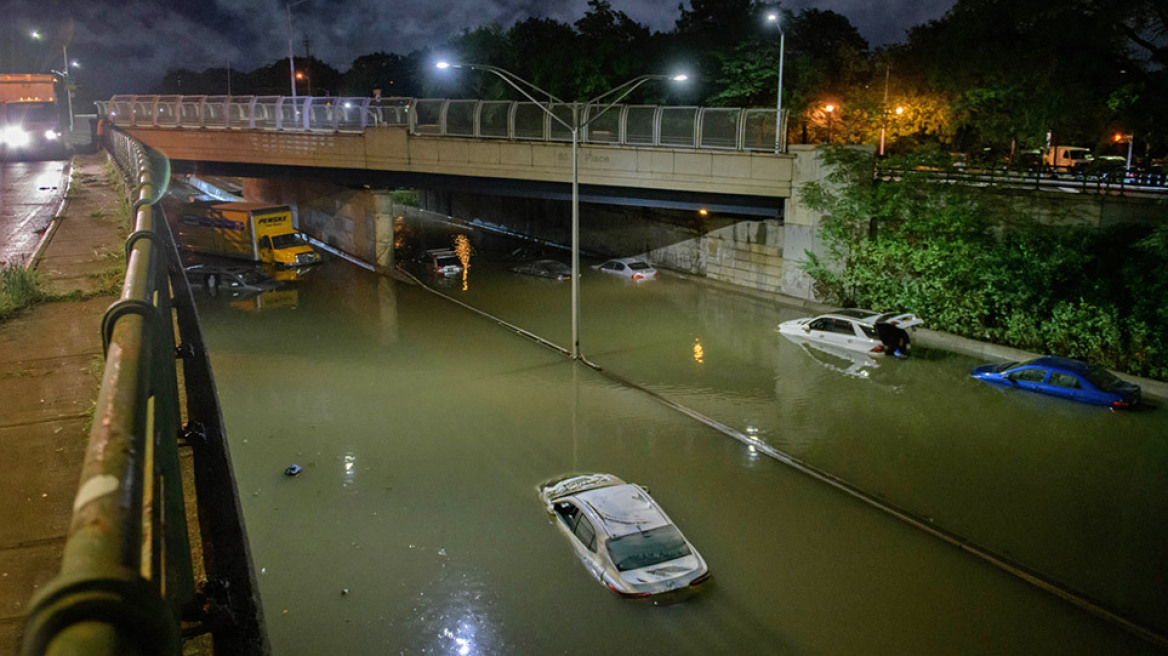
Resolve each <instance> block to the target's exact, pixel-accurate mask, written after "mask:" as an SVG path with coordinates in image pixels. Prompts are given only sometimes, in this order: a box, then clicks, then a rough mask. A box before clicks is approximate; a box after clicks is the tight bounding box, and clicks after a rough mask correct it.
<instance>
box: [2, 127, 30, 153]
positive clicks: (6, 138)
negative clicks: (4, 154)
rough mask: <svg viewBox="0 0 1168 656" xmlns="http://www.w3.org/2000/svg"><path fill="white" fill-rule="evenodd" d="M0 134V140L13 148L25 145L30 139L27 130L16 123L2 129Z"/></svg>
mask: <svg viewBox="0 0 1168 656" xmlns="http://www.w3.org/2000/svg"><path fill="white" fill-rule="evenodd" d="M0 135H2V136H0V140H2V141H3V142H4V143H6V144H8V145H9V146H12V147H14V148H21V147H23V146H27V145H28V144H29V143H30V142H31V141H32V137H31V135H29V133H28V131H27V130H25V129H24V128H22V127H20V126H17V125H11V126H8V127H7V128H4V131H3V132H0Z"/></svg>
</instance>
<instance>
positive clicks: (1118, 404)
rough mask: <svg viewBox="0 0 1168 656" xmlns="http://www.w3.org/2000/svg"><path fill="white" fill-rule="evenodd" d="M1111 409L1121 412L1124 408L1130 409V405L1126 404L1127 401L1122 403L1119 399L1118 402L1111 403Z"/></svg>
mask: <svg viewBox="0 0 1168 656" xmlns="http://www.w3.org/2000/svg"><path fill="white" fill-rule="evenodd" d="M1111 407H1113V408H1115V409H1117V410H1122V409H1124V408H1130V407H1131V404H1130V403H1128V402H1127V401H1124V400H1123V399H1119V400H1118V401H1112V402H1111Z"/></svg>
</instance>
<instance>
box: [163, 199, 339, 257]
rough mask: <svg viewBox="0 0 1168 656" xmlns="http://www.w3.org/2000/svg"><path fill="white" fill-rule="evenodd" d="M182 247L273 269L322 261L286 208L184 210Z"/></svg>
mask: <svg viewBox="0 0 1168 656" xmlns="http://www.w3.org/2000/svg"><path fill="white" fill-rule="evenodd" d="M175 223H177V228H178V230H177V233H178V234H177V236H178V241H179V244H180V245H181V246H182V247H183V248H185V249H187V250H189V251H192V252H195V253H203V254H206V255H221V256H224V257H233V258H237V259H243V260H249V261H251V262H261V263H264V264H271V265H273V266H275V267H284V268H293V267H304V266H308V265H311V264H317V263H319V262H320V253H319V252H317V250H316V249H315V248H313V247H312V246H310V245H309V244H308V239H307V238H306V237H305V236H304V233H302V232H299V231H298V230H296V228H294V227H293V226H292V210H290V209H289V208H288V207H287V206H285V205H265V204H263V203H248V202H223V201H218V200H214V201H198V202H194V203H184V204H183V205H180V206H179V208H178V220H177V221H176V222H175Z"/></svg>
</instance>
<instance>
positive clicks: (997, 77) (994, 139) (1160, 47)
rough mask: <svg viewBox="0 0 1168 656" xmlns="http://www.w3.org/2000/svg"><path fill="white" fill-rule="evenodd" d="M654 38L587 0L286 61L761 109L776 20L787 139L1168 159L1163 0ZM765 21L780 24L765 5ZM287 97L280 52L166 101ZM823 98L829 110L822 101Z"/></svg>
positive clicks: (420, 84) (1022, 4)
mask: <svg viewBox="0 0 1168 656" xmlns="http://www.w3.org/2000/svg"><path fill="white" fill-rule="evenodd" d="M678 11H679V14H678V18H677V20H676V22H675V24H674V27H673V29H672V30H670V31H668V32H654V31H651V30H650V29H648V28H647V27H645V26H643V25H641V24H639V23H637V22H636V21H634V20H632V19H631V18H630V17H629V16H628V15H627V14H625V13H624V12H622V11H619V10H616V9H614V8H613V7H612V4H611V2H609V0H589V2H588V9H587V11H586V12H585V13H584V15H583V16H581V17H580V18H579V19H578V20H577V21H576V22H575V23H572V24H568V23H563V22H560V21H556V20H552V19H548V18H528V19H526V20H524V21H521V22H518V23H516V24H514V25H512V26H510V27H503V26H500V25H497V24H488V25H480V26H475V27H468V28H467V29H465V30H464V31H463V32H462V33H461V34H459V35H458V36H457V37H455V38H454V39H452V40H451V42H450V43H449V44H446V45H445V46H443V47H441V48H434V49H422V50H416V51H414V52H410V53H407V54H399V53H387V52H375V53H371V54H366V55H361V56H360V57H357V58H356V59H354V60H353V62H352V64H351V65H350V67H349V69H348V70H346V71H339V70H337V69H335V68H333V67H332V66H330V65H328V64H327V63H324V62H321V61H319V60H317V59H315V58H312V57H298V58H296V60H295V61H296V69H297V71H298V72H299V73H301V74H302V75H303V79H300V80H298V81H297V93H298V94H300V95H309V94H312V95H339V96H357V97H363V96H370V95H374V94H375V93H380V94H381V95H382V96H385V97H391V96H400V97H451V98H482V99H488V100H490V99H504V98H506V99H516V95H515V94H514V92H512V91H511V90H510V89H508V88H507V87H506V86H505V85H504V84H503V83H502V82H501V81H500V80H498V79H497V78H495V77H493V76H490V75H477V74H467V73H466V72H460V74H459V75H456V76H449V75H447V76H440V75H436V74H435V73H436V71H435V70H434V66H433V65H434V61H435V59H436V57H438V56H439V53H442V54H446V55H448V56H450V57H452V58H454V59H457V60H460V61H463V62H468V63H478V64H489V65H494V66H498V67H501V68H504V69H507V70H510V71H512V72H514V73H516V74H517V75H519V76H520V77H522V78H524V79H527V80H530V81H531V82H533V83H534V84H536V85H537V86H539V87H540V88H542V89H545V90H547V91H548V92H550V93H552V94H554V95H556V96H558V97H560V98H563V99H566V100H576V101H584V100H587V99H589V98H593V97H595V96H597V95H599V94H601V93H603V92H605V91H607V90H609V89H611V88H613V87H615V86H617V85H619V84H621V83H623V82H625V81H626V80H629V79H631V78H633V77H636V76H638V75H642V74H647V73H674V72H679V71H684V72H686V73H687V74H688V75H689V76H690V82H689V83H688V84H686V85H685V86H684V87H675V86H673V85H670V86H665V85H661V84H649V85H645V86H643V87H642V88H641V89H639V90H638V95H637V96H634V97H633V98H632V99H631V101H634V102H646V103H664V104H689V105H703V106H732V107H774V106H775V104H776V92H777V86H778V78H779V29H780V27H781V29H782V31H783V33H784V35H785V53H784V55H785V56H784V63H783V106H784V109H785V110H786V111H788V112H789V116H790V118H789V123H788V126H789V127H788V139H789V140H790V141H791V142H794V143H826V142H832V143H843V144H858V143H869V144H874V143H877V142H878V141H880V139H881V136H883V138H884V141H885V142H886V144H887V148H888V149H889V150H890V151H892V152H906V151H909V150H912V149H915V148H917V147H919V146H922V145H937V146H940V147H941V148H943V149H945V150H949V151H960V152H963V153H967V154H968V155H969V156H970V157H971V158H974V159H978V158H981V159H986V160H989V161H994V162H997V161H1002V160H1009V159H1014V160H1016V159H1017V158H1018V157H1019V156H1020V155H1021V154H1023V153H1025V152H1027V151H1033V150H1034V149H1037V148H1041V147H1043V146H1046V145H1051V144H1074V145H1083V146H1090V147H1093V148H1094V149H1095V151H1096V152H1097V153H1108V152H1110V153H1112V154H1125V153H1126V152H1127V148H1128V144H1127V141H1128V140H1129V139H1134V144H1133V145H1134V149H1133V154H1134V156H1135V158H1136V159H1137V161H1139V160H1149V161H1150V160H1151V159H1153V158H1157V157H1163V156H1164V154H1165V152H1168V128H1166V122H1165V121H1164V120H1163V108H1164V107H1165V106H1168V4H1165V3H1164V2H1162V1H1161V0H1123V1H1122V2H1121V1H1120V0H958V1H957V3H956V4H955V5H954V6H953V8H952V9H951V10H950V11H948V12H947V13H946V14H945V15H944V16H943V17H941V18H939V19H937V20H934V21H930V22H928V23H925V24H923V25H918V26H915V27H913V28H911V29H910V30H909V31H908V33H907V34H906V38H905V40H904V41H903V42H902V43H897V44H893V45H889V46H885V47H880V48H872V47H871V46H870V45H869V44H868V43H867V42H866V41H865V40H864V38H863V37H862V36H861V35H860V33H859V31H858V30H857V29H856V28H855V26H854V25H853V24H852V23H851V21H850V20H849V19H848V18H847V17H845V16H843V15H841V14H838V13H836V12H833V11H826V10H820V9H812V8H805V9H801V10H798V11H792V10H788V9H785V8H783V7H782V6H781V5H775V4H768V3H763V2H758V1H757V0H690V2H689V6H688V7H686V6H685V5H684V4H683V5H681V6H679V7H678ZM769 13H776V14H777V15H778V17H779V21H777V23H778V24H776V21H767V20H766V15H767V14H769ZM229 76H230V87H231V92H232V93H233V94H236V95H288V94H289V93H290V80H289V69H288V62H287V60H278V61H275V62H272V63H271V64H268V65H267V66H263V67H260V68H258V69H256V70H253V71H250V72H239V71H228V70H227V69H223V68H212V69H207V70H203V71H198V72H196V71H191V70H186V69H179V70H172V71H170V72H168V73H167V74H166V76H165V77H164V78H163V79H162V81H161V82H160V84H159V86H158V92H159V93H165V94H174V93H178V94H187V95H199V94H207V95H211V94H223V93H225V91H226V89H227V80H228V77H229ZM829 108H830V109H829Z"/></svg>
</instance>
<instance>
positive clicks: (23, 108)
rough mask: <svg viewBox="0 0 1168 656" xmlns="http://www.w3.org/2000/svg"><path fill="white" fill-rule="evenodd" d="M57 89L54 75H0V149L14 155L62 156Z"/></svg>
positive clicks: (64, 148)
mask: <svg viewBox="0 0 1168 656" xmlns="http://www.w3.org/2000/svg"><path fill="white" fill-rule="evenodd" d="M59 86H60V79H59V78H58V77H57V76H56V75H47V74H44V75H42V74H39V73H3V74H0V148H3V149H4V150H5V151H6V152H8V153H15V154H23V153H28V154H33V155H42V156H43V155H60V156H62V157H63V156H64V155H65V153H66V150H67V149H66V146H65V142H64V139H62V138H61V137H62V130H61V117H62V115H63V112H62V108H61V105H60V95H59V94H58V88H59Z"/></svg>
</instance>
